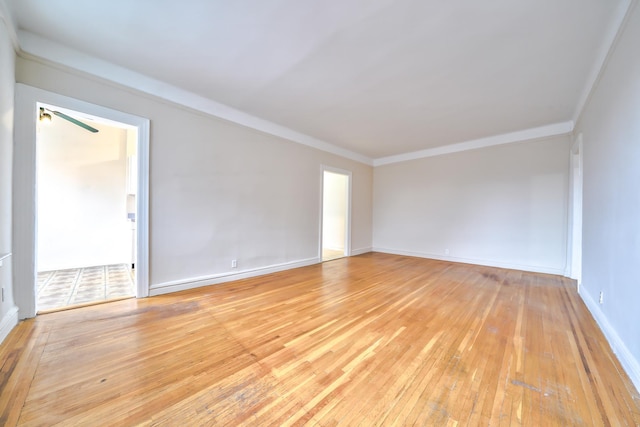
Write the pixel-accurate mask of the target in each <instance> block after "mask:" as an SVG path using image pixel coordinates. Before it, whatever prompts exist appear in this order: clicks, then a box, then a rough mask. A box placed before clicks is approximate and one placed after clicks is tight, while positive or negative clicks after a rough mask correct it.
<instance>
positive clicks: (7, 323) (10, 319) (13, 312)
mask: <svg viewBox="0 0 640 427" xmlns="http://www.w3.org/2000/svg"><path fill="white" fill-rule="evenodd" d="M17 325H18V307H16V306H13V307H12V308H10V309H9V311H8V312H7V313H5V315H4V316H3V317H2V319H1V320H0V343H2V342H3V341H4V340H5V338H7V336H8V335H9V333H10V332H11V331H12V330H13V328H15V327H16V326H17Z"/></svg>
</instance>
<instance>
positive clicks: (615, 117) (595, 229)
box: [576, 3, 640, 389]
mask: <svg viewBox="0 0 640 427" xmlns="http://www.w3.org/2000/svg"><path fill="white" fill-rule="evenodd" d="M623 31H624V32H623V33H622V34H621V36H620V38H619V39H618V42H617V45H616V47H615V50H614V51H613V52H612V54H611V56H610V58H609V61H608V64H607V66H606V68H605V69H604V71H603V74H602V75H601V78H600V81H599V84H598V85H597V87H596V88H595V90H594V92H593V93H592V94H591V98H590V100H589V102H588V103H587V105H586V108H585V109H584V111H583V113H582V116H581V119H580V121H579V122H578V126H577V129H576V132H581V133H582V135H583V147H584V199H583V202H584V213H583V215H584V216H583V262H582V266H583V270H582V287H581V294H582V296H583V298H584V300H585V302H586V303H587V305H588V306H589V308H590V309H591V311H592V313H593V314H594V317H595V318H596V320H598V322H599V323H600V326H601V327H602V329H603V331H604V332H605V334H606V335H607V338H608V339H609V342H610V343H611V345H612V347H613V349H614V351H615V352H616V353H617V354H618V356H619V358H620V360H621V362H622V363H623V366H625V368H626V370H627V372H628V373H629V375H630V376H631V377H632V379H633V381H634V383H635V385H636V387H637V388H638V389H640V309H639V307H640V270H639V269H638V265H639V260H640V55H639V54H638V52H640V7H638V5H637V3H636V5H635V6H634V9H633V10H632V12H631V14H630V15H629V18H628V21H627V23H626V27H625V29H624V30H623ZM600 292H604V301H603V304H602V305H600V304H598V303H597V302H596V301H598V299H599V294H600Z"/></svg>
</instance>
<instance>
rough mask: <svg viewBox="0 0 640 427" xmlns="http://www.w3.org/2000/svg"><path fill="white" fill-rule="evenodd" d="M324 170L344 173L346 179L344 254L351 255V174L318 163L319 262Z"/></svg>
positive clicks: (322, 224)
mask: <svg viewBox="0 0 640 427" xmlns="http://www.w3.org/2000/svg"><path fill="white" fill-rule="evenodd" d="M325 172H333V173H336V174H340V175H346V176H347V179H348V180H349V181H348V185H347V218H346V230H345V236H344V240H345V242H344V256H351V187H352V180H353V174H352V172H351V171H349V170H346V169H340V168H335V167H333V166H327V165H320V235H319V238H318V239H319V242H320V247H319V249H318V258H319V259H320V262H322V247H323V243H324V242H323V239H322V231H323V227H324V173H325Z"/></svg>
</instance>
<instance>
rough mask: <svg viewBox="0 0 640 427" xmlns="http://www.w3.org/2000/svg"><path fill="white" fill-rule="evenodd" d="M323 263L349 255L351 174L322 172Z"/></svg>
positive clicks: (334, 171) (325, 169)
mask: <svg viewBox="0 0 640 427" xmlns="http://www.w3.org/2000/svg"><path fill="white" fill-rule="evenodd" d="M322 173H323V175H322V239H321V240H322V242H321V256H322V261H329V260H332V259H336V258H342V257H344V256H348V255H349V251H350V248H349V242H350V238H349V237H350V221H349V219H350V198H351V194H350V188H351V174H350V173H349V172H346V171H338V170H332V169H327V168H324V169H323V171H322Z"/></svg>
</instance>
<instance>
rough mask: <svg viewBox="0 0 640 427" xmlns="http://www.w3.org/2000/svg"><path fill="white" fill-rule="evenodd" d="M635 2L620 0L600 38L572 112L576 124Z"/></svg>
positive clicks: (634, 0) (632, 0)
mask: <svg viewBox="0 0 640 427" xmlns="http://www.w3.org/2000/svg"><path fill="white" fill-rule="evenodd" d="M637 3H638V0H622V1H621V2H620V4H619V5H618V7H617V8H616V11H615V14H614V18H613V22H612V24H611V25H610V27H609V28H608V31H607V33H606V34H605V35H604V37H603V39H602V43H601V44H600V48H599V49H598V56H597V58H596V61H595V63H594V64H593V67H592V69H591V72H590V73H589V76H588V77H587V82H586V84H585V86H584V88H583V90H582V93H581V94H580V98H579V99H578V103H577V104H576V108H575V110H574V112H573V122H574V123H575V124H576V125H577V124H578V123H579V122H580V119H581V117H582V112H583V110H584V108H585V106H586V105H587V102H588V101H589V99H590V98H591V94H592V93H593V91H594V89H595V87H596V85H597V84H598V81H600V76H602V73H603V72H604V69H605V68H606V67H607V63H608V62H609V58H610V57H611V54H612V53H613V51H614V49H615V47H616V45H617V44H618V39H619V38H620V35H621V34H622V31H623V30H624V26H625V23H626V22H627V20H628V18H629V15H630V14H631V11H632V10H633V8H634V6H635V5H636V4H637Z"/></svg>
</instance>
